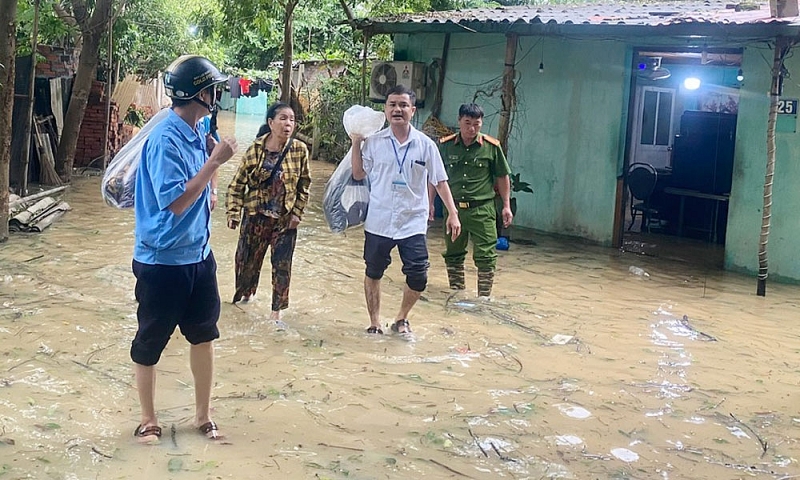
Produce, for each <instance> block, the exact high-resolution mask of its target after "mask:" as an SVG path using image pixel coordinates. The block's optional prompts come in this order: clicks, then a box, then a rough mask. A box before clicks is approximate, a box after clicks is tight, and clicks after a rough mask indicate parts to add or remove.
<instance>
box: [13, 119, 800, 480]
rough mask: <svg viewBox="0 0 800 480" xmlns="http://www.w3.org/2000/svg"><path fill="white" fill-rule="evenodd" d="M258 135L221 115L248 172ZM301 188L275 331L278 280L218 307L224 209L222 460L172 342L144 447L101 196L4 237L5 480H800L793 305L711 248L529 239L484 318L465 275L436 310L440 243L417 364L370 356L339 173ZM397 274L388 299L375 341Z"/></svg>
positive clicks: (127, 289)
mask: <svg viewBox="0 0 800 480" xmlns="http://www.w3.org/2000/svg"><path fill="white" fill-rule="evenodd" d="M259 120H260V119H257V118H255V119H239V121H238V122H237V123H235V124H234V122H233V121H232V118H231V115H230V114H225V113H223V114H222V115H221V116H220V126H221V130H222V133H223V135H224V134H225V133H226V132H233V131H235V132H236V133H237V136H238V137H239V139H240V144H241V146H240V151H241V152H243V151H244V149H245V148H246V146H247V145H248V143H249V142H250V140H251V139H252V137H253V135H254V132H255V131H256V129H257V128H258V123H259ZM235 163H236V162H235V160H234V161H232V162H231V163H229V164H228V165H225V166H224V167H223V169H222V170H221V181H220V185H221V186H223V187H224V186H226V185H227V181H228V180H229V179H230V178H231V176H232V174H233V171H234V170H235ZM312 168H313V177H314V180H315V183H314V185H313V196H312V203H311V205H310V207H309V208H308V211H307V214H306V216H305V219H304V221H303V223H302V224H301V226H300V230H299V236H298V245H297V251H296V253H295V260H294V270H293V278H292V289H291V295H290V302H291V304H290V308H289V310H287V311H286V314H285V316H284V321H285V323H286V324H287V327H286V328H278V327H276V325H274V324H272V323H270V322H269V321H268V320H267V316H268V314H269V307H270V301H269V297H270V295H269V291H270V289H269V284H268V280H269V273H268V272H269V270H268V265H269V263H268V262H265V265H266V268H265V270H264V272H265V273H264V274H263V275H262V285H261V289H260V291H259V295H258V297H259V298H258V299H257V300H256V301H255V302H251V303H250V304H246V305H241V306H239V305H237V306H233V305H231V304H230V303H229V302H230V299H231V297H232V295H233V292H234V288H233V280H234V279H233V256H234V252H235V248H236V240H237V234H238V231H232V230H229V229H227V228H225V225H224V223H225V217H224V208H223V207H220V208H218V209H217V210H215V211H214V214H213V223H214V225H213V227H214V230H213V233H212V246H213V249H214V253H215V256H216V259H217V262H218V265H219V272H218V278H219V284H220V294H221V296H222V298H223V302H224V303H223V306H222V316H221V319H220V330H221V334H222V337H221V339H220V340H219V341H217V342H216V348H217V350H216V352H217V371H216V383H215V386H214V390H213V401H212V405H213V407H214V413H213V415H214V419H215V420H216V421H217V422H218V423H219V425H220V428H221V429H222V430H223V431H224V433H225V434H226V436H227V439H226V441H225V442H221V443H216V444H215V443H210V442H208V441H206V440H205V439H204V437H202V436H201V435H200V434H199V433H197V432H196V431H194V429H193V428H192V427H191V418H192V415H193V385H192V376H191V373H190V371H189V367H188V363H189V360H188V346H187V345H188V344H187V343H186V342H185V340H183V339H182V337H180V335H179V334H176V335H174V336H173V340H172V341H171V342H170V344H169V345H168V346H167V349H166V351H165V353H164V356H163V357H162V360H161V362H160V363H159V365H158V368H159V375H158V382H157V397H156V407H157V410H158V414H159V419H160V421H161V424H162V427H164V436H163V437H162V439H161V442H160V443H159V444H158V445H152V446H143V445H138V444H136V442H135V441H134V438H133V437H132V432H133V430H134V427H135V426H136V424H137V423H138V419H139V407H138V399H137V394H136V390H135V388H134V387H133V385H134V378H133V373H132V365H131V360H130V357H129V353H128V352H129V347H130V342H131V339H132V338H133V335H134V333H135V330H136V317H135V308H136V305H135V302H134V298H133V287H134V278H133V275H132V274H131V271H130V264H131V252H132V241H133V213H132V212H131V211H122V210H115V209H112V208H110V207H107V206H105V205H104V204H103V202H102V200H101V198H100V194H99V184H100V180H99V177H96V176H94V177H92V176H87V177H76V178H75V179H74V180H73V186H72V187H71V188H70V189H69V193H68V194H67V196H66V200H67V202H68V203H69V204H70V205H71V206H72V208H73V210H72V211H71V212H69V213H67V214H66V215H65V216H64V217H63V218H62V219H60V220H59V221H58V222H56V224H54V225H53V226H52V227H51V228H49V229H48V230H46V231H45V232H44V233H42V234H12V236H11V239H10V241H9V242H8V243H6V244H4V245H2V246H0V304H2V309H0V341H1V342H2V347H0V352H2V356H1V357H0V478H2V479H3V480H5V479H23V478H25V479H27V478H33V479H139V478H174V479H263V478H276V479H283V478H286V479H306V478H314V479H345V478H347V479H410V478H414V479H417V478H426V479H451V478H456V479H458V478H473V479H497V478H511V479H542V478H566V479H611V478H613V479H739V478H764V479H767V478H769V479H790V478H800V465H798V455H800V454H799V453H798V452H800V445H798V439H800V393H798V392H800V388H798V387H799V386H800V366H799V365H800V361H799V360H800V308H798V303H797V301H798V300H797V299H798V293H800V289H799V288H798V287H796V286H788V285H778V284H774V283H770V284H769V286H768V294H767V297H766V298H760V297H757V296H756V295H755V286H756V282H755V279H754V278H749V277H744V276H739V275H735V274H730V273H723V272H721V271H719V270H717V269H715V268H710V267H705V266H704V265H705V264H706V263H705V259H706V258H708V257H709V256H714V255H717V256H718V253H719V252H717V251H714V250H712V247H705V246H702V245H701V246H699V247H698V246H697V245H695V246H694V247H695V252H694V253H693V254H692V255H688V254H686V255H682V254H674V255H664V256H660V257H652V256H644V255H637V254H636V253H621V252H620V251H617V250H614V249H608V248H600V247H595V246H587V245H583V244H581V243H579V242H577V241H571V240H565V239H558V238H553V237H548V236H543V235H535V236H533V237H523V236H519V238H520V239H523V240H524V239H526V238H527V239H528V240H532V241H525V242H523V243H512V246H511V250H509V251H508V252H501V254H500V258H499V264H498V272H497V278H496V283H495V290H494V297H493V299H492V301H491V302H481V301H479V300H477V299H476V298H475V295H476V292H475V290H476V285H475V283H476V279H475V269H474V267H471V266H469V259H468V268H467V279H468V285H469V287H470V288H468V289H467V290H466V291H465V292H463V293H459V294H458V295H455V296H453V295H451V292H450V291H449V290H448V289H447V279H446V274H445V270H444V263H443V260H442V258H441V255H440V254H441V252H442V250H443V241H442V239H441V238H440V235H439V227H437V228H436V229H435V230H434V231H433V232H434V233H432V234H431V235H430V237H429V245H430V251H431V271H430V282H429V288H428V290H427V291H426V292H425V293H424V296H423V300H422V301H420V302H419V303H418V304H417V306H416V307H415V309H414V310H413V311H412V315H411V317H410V322H411V324H412V326H413V328H414V332H415V339H414V341H406V340H403V339H400V338H397V337H396V336H392V335H384V336H381V337H377V338H376V337H374V336H367V335H366V334H365V333H364V331H365V328H366V327H367V326H368V324H369V322H368V318H367V314H366V309H365V306H364V298H363V287H362V281H363V270H364V267H363V261H362V259H361V255H362V246H363V233H362V232H361V230H359V229H355V230H352V231H348V232H347V234H346V235H334V234H331V233H329V231H328V230H327V227H326V226H325V223H324V218H323V216H322V213H321V211H320V201H321V196H322V188H323V186H324V183H325V180H326V178H327V176H329V175H330V173H331V172H332V169H333V167H332V166H331V165H328V164H324V163H320V162H313V164H312ZM221 190H223V191H224V189H221ZM754 256H755V252H754ZM399 263H400V262H399V259H397V258H395V262H394V263H393V265H392V266H391V267H390V270H389V271H388V272H387V275H386V277H385V279H384V282H383V317H384V319H385V321H386V322H389V321H390V320H391V318H392V317H393V315H394V313H395V311H396V309H397V307H398V304H399V299H400V294H401V290H402V287H403V281H404V280H403V276H402V274H401V272H400V265H399ZM631 266H636V267H640V268H642V269H644V270H645V271H646V272H647V274H648V275H649V276H648V275H637V274H634V273H631V271H630V267H631ZM265 279H266V283H265V282H264V281H263V280H265ZM684 315H686V320H684ZM385 330H386V331H387V332H388V328H387V329H385Z"/></svg>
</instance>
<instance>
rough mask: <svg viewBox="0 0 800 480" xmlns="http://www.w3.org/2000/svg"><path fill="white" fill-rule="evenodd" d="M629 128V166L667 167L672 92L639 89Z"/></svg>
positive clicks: (670, 141) (672, 104) (665, 89)
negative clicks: (631, 144) (633, 164)
mask: <svg viewBox="0 0 800 480" xmlns="http://www.w3.org/2000/svg"><path fill="white" fill-rule="evenodd" d="M638 93H639V94H638V99H637V110H636V113H637V115H636V122H634V124H633V132H632V133H633V135H632V137H631V138H632V139H633V152H632V153H633V162H643V163H649V164H650V165H652V166H654V167H656V168H665V167H671V166H672V165H671V159H670V154H671V153H672V137H673V135H672V130H673V129H672V125H673V121H672V117H673V110H674V107H675V89H674V88H658V87H640V89H639V92H638Z"/></svg>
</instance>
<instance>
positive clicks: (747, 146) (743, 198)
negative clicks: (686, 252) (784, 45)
mask: <svg viewBox="0 0 800 480" xmlns="http://www.w3.org/2000/svg"><path fill="white" fill-rule="evenodd" d="M772 55H773V54H772V52H771V51H770V50H769V49H768V48H766V47H761V46H753V47H748V48H746V49H745V52H744V59H743V62H742V70H743V71H744V74H745V80H744V84H743V86H742V89H741V92H740V97H739V98H740V100H739V118H738V124H737V130H736V156H735V159H734V167H733V168H734V169H733V186H732V192H731V199H730V211H729V213H728V232H727V240H726V244H725V266H726V268H728V269H731V270H735V271H741V272H747V273H755V272H756V271H757V269H758V257H757V255H758V242H759V234H760V232H761V212H762V207H763V195H764V174H765V173H766V163H767V144H766V142H767V117H768V113H769V96H768V92H769V89H770V80H771V78H770V63H771V61H772ZM765 58H766V59H767V62H765V61H764V59H765ZM786 68H787V69H788V70H789V71H790V72H797V71H800V57H791V56H790V58H788V59H787V60H786ZM783 97H784V98H795V99H796V98H800V85H798V84H797V81H796V80H793V79H787V80H786V81H785V82H784V92H783ZM780 121H781V126H783V125H784V122H786V123H787V124H789V125H795V124H796V119H795V118H793V117H789V118H781V119H780ZM776 151H777V153H776V159H775V179H774V185H773V199H772V201H773V204H772V222H771V224H772V226H771V232H770V237H769V244H768V255H769V273H770V278H773V279H778V280H783V281H792V282H799V281H800V262H799V261H798V255H797V239H798V238H800V222H798V220H797V219H798V212H797V210H798V205H800V188H798V187H797V178H800V162H798V161H797V158H799V157H800V136H799V135H798V134H797V133H793V132H786V131H779V132H777V133H776Z"/></svg>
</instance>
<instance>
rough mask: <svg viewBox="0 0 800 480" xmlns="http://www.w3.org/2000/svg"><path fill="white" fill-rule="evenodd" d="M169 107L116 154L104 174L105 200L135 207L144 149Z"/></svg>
mask: <svg viewBox="0 0 800 480" xmlns="http://www.w3.org/2000/svg"><path fill="white" fill-rule="evenodd" d="M168 115H169V108H165V109H163V110H161V111H160V112H158V113H157V114H155V115H154V116H153V118H151V119H150V120H149V121H148V122H147V123H146V124H145V126H144V127H142V129H141V130H139V132H138V133H137V134H136V135H134V136H133V138H131V139H130V141H128V143H126V144H125V146H123V147H122V148H121V149H120V150H119V152H117V154H116V155H115V156H114V158H113V160H111V163H110V164H109V165H108V168H107V169H106V173H105V175H103V181H102V183H101V184H100V192H101V193H102V194H103V200H105V202H106V203H107V204H108V205H110V206H112V207H116V208H133V199H134V194H135V190H136V170H137V169H138V167H139V160H140V159H141V158H142V149H143V148H144V142H145V141H146V140H147V137H149V136H150V132H151V131H152V130H153V128H154V127H155V126H156V125H158V124H159V123H160V122H161V120H163V119H165V118H167V116H168Z"/></svg>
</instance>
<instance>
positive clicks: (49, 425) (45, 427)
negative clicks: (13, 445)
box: [34, 423, 61, 432]
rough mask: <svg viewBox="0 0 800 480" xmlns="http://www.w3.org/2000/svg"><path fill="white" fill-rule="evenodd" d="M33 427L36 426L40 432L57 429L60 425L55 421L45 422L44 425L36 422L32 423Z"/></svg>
mask: <svg viewBox="0 0 800 480" xmlns="http://www.w3.org/2000/svg"><path fill="white" fill-rule="evenodd" d="M34 427H36V428H37V429H39V430H40V431H42V432H46V431H48V430H58V429H59V428H61V425H59V424H57V423H45V424H44V425H42V424H41V423H37V424H35V425H34Z"/></svg>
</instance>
